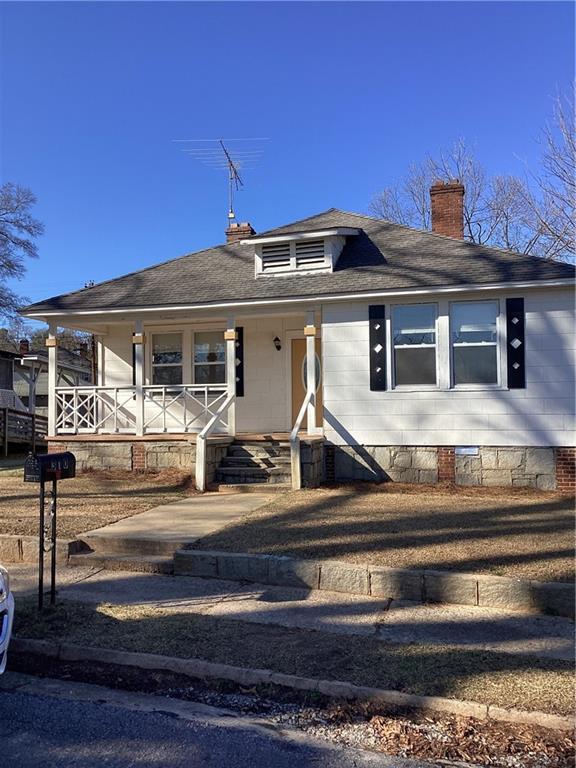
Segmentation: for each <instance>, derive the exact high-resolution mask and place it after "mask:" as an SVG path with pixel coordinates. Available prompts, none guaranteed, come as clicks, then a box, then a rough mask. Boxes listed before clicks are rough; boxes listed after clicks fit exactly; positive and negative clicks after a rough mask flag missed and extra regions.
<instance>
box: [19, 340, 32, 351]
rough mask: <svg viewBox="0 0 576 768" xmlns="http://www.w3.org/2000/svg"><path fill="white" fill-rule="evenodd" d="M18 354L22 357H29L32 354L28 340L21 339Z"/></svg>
mask: <svg viewBox="0 0 576 768" xmlns="http://www.w3.org/2000/svg"><path fill="white" fill-rule="evenodd" d="M18 352H19V353H20V354H21V355H27V354H28V353H29V352H30V342H29V341H28V339H20V343H19V345H18Z"/></svg>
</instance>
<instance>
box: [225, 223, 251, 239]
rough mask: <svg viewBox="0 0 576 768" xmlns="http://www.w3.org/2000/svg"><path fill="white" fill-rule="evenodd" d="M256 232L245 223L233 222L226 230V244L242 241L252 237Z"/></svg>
mask: <svg viewBox="0 0 576 768" xmlns="http://www.w3.org/2000/svg"><path fill="white" fill-rule="evenodd" d="M255 234H256V230H255V229H254V228H253V227H252V225H251V224H249V223H248V222H247V221H241V222H236V221H233V222H231V224H230V225H229V227H228V229H227V230H226V242H227V243H237V242H238V240H244V238H245V237H252V235H255Z"/></svg>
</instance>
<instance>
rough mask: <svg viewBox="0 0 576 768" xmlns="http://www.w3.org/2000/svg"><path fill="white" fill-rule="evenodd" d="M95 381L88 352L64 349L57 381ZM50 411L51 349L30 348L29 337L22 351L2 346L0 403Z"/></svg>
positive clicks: (11, 406)
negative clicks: (7, 349) (37, 349)
mask: <svg viewBox="0 0 576 768" xmlns="http://www.w3.org/2000/svg"><path fill="white" fill-rule="evenodd" d="M91 383H92V364H91V361H90V360H89V358H88V357H87V355H83V354H79V353H75V352H70V351H69V350H67V349H61V350H60V354H59V359H58V384H67V385H70V386H78V385H81V384H83V385H86V384H91ZM2 406H3V407H10V408H15V409H17V410H21V411H29V412H30V413H36V414H37V415H40V416H46V415H47V414H48V352H47V351H46V350H39V351H30V347H29V343H28V341H27V340H26V339H23V340H22V341H21V342H20V351H19V352H18V353H17V352H8V351H2V350H0V407H2Z"/></svg>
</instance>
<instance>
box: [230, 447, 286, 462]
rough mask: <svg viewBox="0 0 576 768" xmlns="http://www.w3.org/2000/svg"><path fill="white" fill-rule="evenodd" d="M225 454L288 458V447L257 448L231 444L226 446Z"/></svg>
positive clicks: (260, 457) (246, 456) (262, 457)
mask: <svg viewBox="0 0 576 768" xmlns="http://www.w3.org/2000/svg"><path fill="white" fill-rule="evenodd" d="M226 455H227V456H234V457H236V456H238V457H240V458H257V459H267V458H268V459H275V458H288V459H289V458H290V449H289V448H286V449H279V448H257V447H253V448H252V447H245V446H235V445H231V446H230V447H229V448H228V451H227V454H226Z"/></svg>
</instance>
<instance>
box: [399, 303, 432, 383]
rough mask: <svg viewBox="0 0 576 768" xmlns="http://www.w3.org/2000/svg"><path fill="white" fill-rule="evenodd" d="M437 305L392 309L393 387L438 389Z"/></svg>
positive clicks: (416, 305)
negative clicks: (421, 386) (413, 386)
mask: <svg viewBox="0 0 576 768" xmlns="http://www.w3.org/2000/svg"><path fill="white" fill-rule="evenodd" d="M437 314H438V311H437V306H436V304H406V305H404V306H396V307H393V308H392V339H393V345H394V349H393V353H394V383H395V385H396V386H397V387H398V386H405V385H417V386H419V385H428V386H436V383H437V378H436V316H437Z"/></svg>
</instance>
